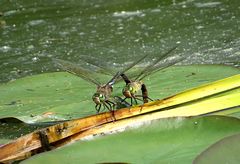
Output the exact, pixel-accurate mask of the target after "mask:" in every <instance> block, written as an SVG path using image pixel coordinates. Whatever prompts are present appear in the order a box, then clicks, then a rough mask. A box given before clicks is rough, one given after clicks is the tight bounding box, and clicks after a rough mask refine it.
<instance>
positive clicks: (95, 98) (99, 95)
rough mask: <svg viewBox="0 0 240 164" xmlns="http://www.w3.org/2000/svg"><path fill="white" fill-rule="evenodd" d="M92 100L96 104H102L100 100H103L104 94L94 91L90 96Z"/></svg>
mask: <svg viewBox="0 0 240 164" xmlns="http://www.w3.org/2000/svg"><path fill="white" fill-rule="evenodd" d="M92 100H93V101H94V102H95V103H96V104H102V102H103V101H104V100H105V96H104V95H103V94H102V93H95V94H94V95H93V96H92Z"/></svg>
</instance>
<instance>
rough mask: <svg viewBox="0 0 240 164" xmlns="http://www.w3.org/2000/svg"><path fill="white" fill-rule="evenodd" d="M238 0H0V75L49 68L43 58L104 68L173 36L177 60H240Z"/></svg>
mask: <svg viewBox="0 0 240 164" xmlns="http://www.w3.org/2000/svg"><path fill="white" fill-rule="evenodd" d="M239 11H240V1H239V0H186V1H182V0H121V1H119V0H98V1H96V0H95V1H94V0H79V1H77V0H68V1H67V0H58V1H54V0H53V1H48V0H35V1H31V0H21V1H19V0H11V1H8V0H1V1H0V12H2V13H3V16H1V17H0V21H1V22H5V23H4V24H5V25H4V24H2V25H0V70H1V71H0V82H6V81H9V80H12V79H16V78H19V77H23V76H27V75H32V74H38V73H42V72H52V71H55V70H56V68H54V66H53V64H52V61H51V60H50V58H52V57H56V58H62V59H67V60H70V61H76V62H77V61H78V60H79V58H81V57H88V58H91V59H92V60H98V61H100V62H102V61H105V62H106V63H107V64H108V65H109V67H113V66H118V65H120V66H121V65H122V64H125V63H127V62H128V61H132V60H135V59H136V58H137V57H138V56H139V55H143V54H147V53H156V54H158V53H161V52H163V51H164V50H165V51H166V50H167V49H168V48H170V47H173V46H174V45H176V43H181V44H180V45H181V46H180V47H179V48H178V50H177V51H175V53H176V55H178V54H183V55H188V56H190V57H189V58H188V59H187V60H186V61H184V62H183V64H193V63H194V64H196V63H197V64H202V63H207V64H209V63H210V64H212V63H215V64H219V63H220V64H229V65H233V66H239V65H240V51H239V45H240V19H239V18H240V12H239Z"/></svg>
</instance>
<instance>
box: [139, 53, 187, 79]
mask: <svg viewBox="0 0 240 164" xmlns="http://www.w3.org/2000/svg"><path fill="white" fill-rule="evenodd" d="M186 58H187V57H186V56H174V57H172V58H170V59H166V60H163V61H160V62H159V63H158V64H156V65H155V66H153V67H152V69H151V70H149V71H147V72H145V73H144V74H142V75H141V76H140V77H139V80H142V79H143V78H145V77H146V76H149V75H151V74H154V73H156V72H158V71H160V70H163V69H166V68H168V67H170V66H173V65H175V64H176V63H179V62H181V61H183V60H184V59H186Z"/></svg>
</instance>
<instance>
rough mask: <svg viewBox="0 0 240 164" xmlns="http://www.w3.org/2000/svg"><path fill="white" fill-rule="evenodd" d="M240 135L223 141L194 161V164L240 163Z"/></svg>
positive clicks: (212, 146)
mask: <svg viewBox="0 0 240 164" xmlns="http://www.w3.org/2000/svg"><path fill="white" fill-rule="evenodd" d="M239 139H240V134H239V133H238V134H235V135H232V136H228V137H226V138H223V139H221V140H220V141H218V142H216V143H215V144H213V145H211V146H210V147H209V148H207V149H206V150H205V151H203V152H202V153H201V154H200V155H199V156H197V158H196V159H195V160H194V164H203V163H219V164H221V163H239V161H240V156H239V151H240V145H239Z"/></svg>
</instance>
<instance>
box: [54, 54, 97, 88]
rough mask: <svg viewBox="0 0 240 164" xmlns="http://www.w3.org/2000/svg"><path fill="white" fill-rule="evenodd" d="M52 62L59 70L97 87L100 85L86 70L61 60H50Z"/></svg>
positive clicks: (90, 72)
mask: <svg viewBox="0 0 240 164" xmlns="http://www.w3.org/2000/svg"><path fill="white" fill-rule="evenodd" d="M52 60H53V62H54V63H55V64H56V65H57V66H58V67H60V68H61V69H63V70H65V71H67V72H69V73H72V74H74V75H77V76H79V77H81V78H82V79H84V80H86V81H88V82H91V83H93V84H95V85H97V86H99V85H101V84H100V82H99V81H97V80H96V79H94V78H93V77H92V74H93V72H92V71H90V70H87V69H84V68H82V67H81V66H79V65H77V64H74V63H71V62H69V61H65V60H61V59H52Z"/></svg>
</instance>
